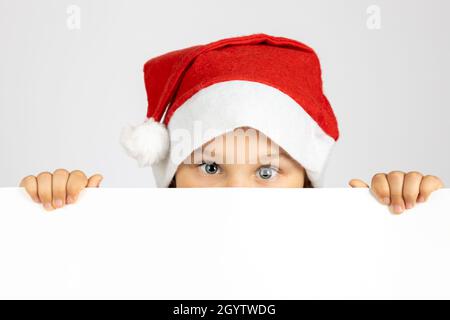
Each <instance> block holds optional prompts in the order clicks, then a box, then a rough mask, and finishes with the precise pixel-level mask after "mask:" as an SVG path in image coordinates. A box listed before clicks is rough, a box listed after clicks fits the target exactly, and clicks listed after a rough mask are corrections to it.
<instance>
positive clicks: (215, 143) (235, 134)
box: [202, 127, 285, 154]
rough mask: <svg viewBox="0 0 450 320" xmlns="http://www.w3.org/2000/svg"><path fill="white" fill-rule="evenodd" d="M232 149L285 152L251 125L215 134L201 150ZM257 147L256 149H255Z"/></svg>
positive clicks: (272, 152)
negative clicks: (218, 134)
mask: <svg viewBox="0 0 450 320" xmlns="http://www.w3.org/2000/svg"><path fill="white" fill-rule="evenodd" d="M231 148H233V149H234V150H244V149H245V150H252V149H255V150H254V151H268V152H270V153H271V154H274V153H279V154H285V151H284V150H282V149H281V148H280V147H279V146H278V145H277V144H276V143H275V142H274V141H272V140H271V139H270V138H269V137H268V136H266V135H265V134H264V133H262V132H260V131H259V130H256V129H254V128H251V127H239V128H236V129H234V130H233V131H230V132H227V133H225V134H223V135H220V136H217V137H215V138H214V139H212V140H210V141H208V142H206V143H205V144H203V146H202V149H203V150H215V151H217V152H220V151H221V150H222V151H226V150H227V149H231ZM256 149H257V150H256Z"/></svg>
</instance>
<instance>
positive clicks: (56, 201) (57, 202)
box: [55, 199, 63, 208]
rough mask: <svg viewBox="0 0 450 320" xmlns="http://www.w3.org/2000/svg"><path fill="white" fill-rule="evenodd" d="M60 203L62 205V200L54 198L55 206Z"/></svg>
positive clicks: (58, 205) (58, 206)
mask: <svg viewBox="0 0 450 320" xmlns="http://www.w3.org/2000/svg"><path fill="white" fill-rule="evenodd" d="M62 205H63V202H62V200H61V199H58V200H55V206H56V207H57V208H60V207H62Z"/></svg>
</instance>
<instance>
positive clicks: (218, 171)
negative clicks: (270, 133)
mask: <svg viewBox="0 0 450 320" xmlns="http://www.w3.org/2000/svg"><path fill="white" fill-rule="evenodd" d="M305 177H306V173H305V170H304V168H303V167H302V166H301V165H300V164H299V163H298V162H296V161H295V160H293V159H292V158H291V157H290V156H289V155H288V154H287V153H286V152H285V151H284V150H283V149H281V148H280V147H279V146H278V145H276V144H275V143H274V142H273V141H271V140H270V139H269V138H268V137H266V136H265V135H264V134H262V133H261V132H259V131H257V130H255V129H252V128H248V127H243V128H238V129H235V130H234V131H233V132H230V133H227V134H224V135H222V136H220V137H217V138H215V139H213V140H211V141H209V142H207V143H205V144H204V145H203V146H202V147H201V148H199V149H198V150H196V151H194V152H193V153H192V154H191V155H190V156H189V157H188V158H187V159H186V160H185V161H184V162H183V163H182V164H181V165H180V166H179V167H178V170H177V172H176V174H175V180H176V187H177V188H186V187H283V188H286V187H292V188H299V187H300V188H301V187H303V186H304V183H305Z"/></svg>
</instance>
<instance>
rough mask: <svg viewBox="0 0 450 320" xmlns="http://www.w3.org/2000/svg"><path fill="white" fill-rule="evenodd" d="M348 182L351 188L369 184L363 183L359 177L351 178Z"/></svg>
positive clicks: (365, 186) (366, 186) (363, 186)
mask: <svg viewBox="0 0 450 320" xmlns="http://www.w3.org/2000/svg"><path fill="white" fill-rule="evenodd" d="M348 184H349V185H350V187H352V188H368V187H369V185H368V184H367V183H365V182H364V181H362V180H359V179H352V180H350V181H349V182H348Z"/></svg>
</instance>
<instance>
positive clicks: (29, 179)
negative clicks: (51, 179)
mask: <svg viewBox="0 0 450 320" xmlns="http://www.w3.org/2000/svg"><path fill="white" fill-rule="evenodd" d="M19 186H20V187H23V188H25V190H26V192H27V193H28V195H29V196H30V197H31V199H33V201H34V202H37V203H40V202H41V201H40V200H39V196H38V189H37V181H36V177H35V176H31V175H30V176H26V177H25V178H23V179H22V181H21V182H20V185H19Z"/></svg>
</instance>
